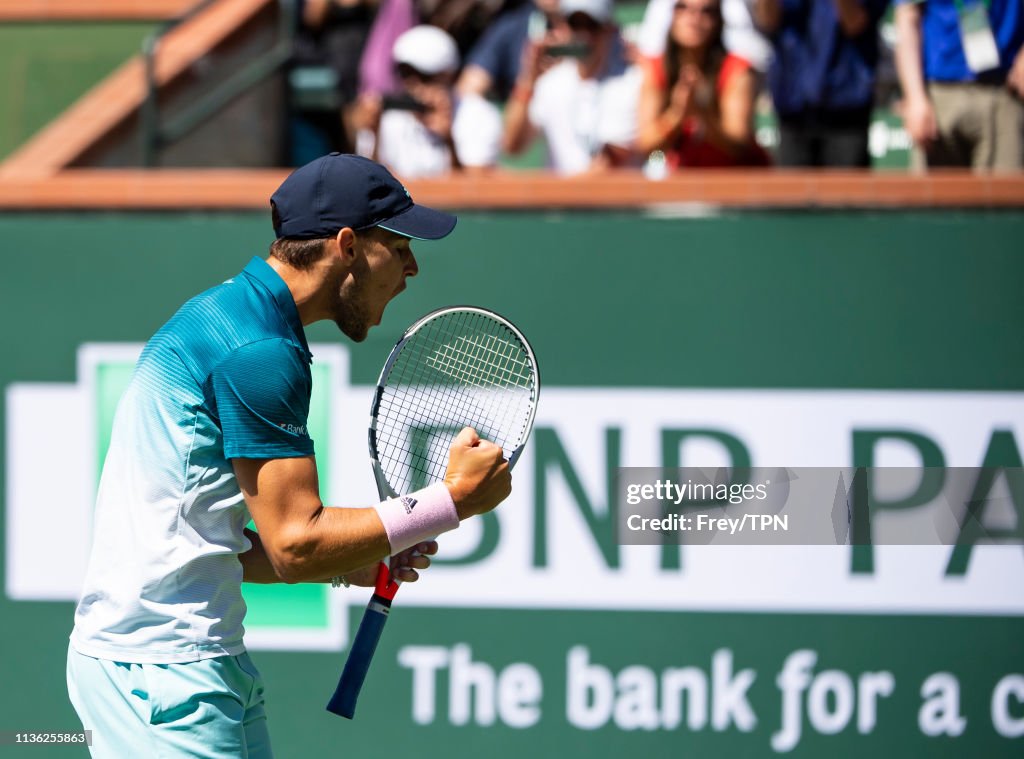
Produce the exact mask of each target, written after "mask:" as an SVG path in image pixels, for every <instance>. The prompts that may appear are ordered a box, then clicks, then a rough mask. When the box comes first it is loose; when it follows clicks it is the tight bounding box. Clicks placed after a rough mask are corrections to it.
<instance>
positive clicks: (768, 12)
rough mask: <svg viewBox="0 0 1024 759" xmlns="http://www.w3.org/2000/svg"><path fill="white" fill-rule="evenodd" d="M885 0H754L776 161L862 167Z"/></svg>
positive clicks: (865, 162)
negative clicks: (763, 44)
mask: <svg viewBox="0 0 1024 759" xmlns="http://www.w3.org/2000/svg"><path fill="white" fill-rule="evenodd" d="M888 4H889V0H756V5H755V9H754V15H755V19H756V20H757V22H758V25H759V26H760V28H761V29H762V30H763V31H764V32H765V33H766V34H768V35H769V36H770V37H771V39H772V43H773V44H774V46H775V59H774V60H773V61H772V65H771V67H770V69H769V70H768V86H769V89H770V90H771V93H772V101H773V103H774V105H775V112H776V114H777V115H778V119H779V151H778V161H779V163H780V164H781V165H783V166H845V167H858V166H859V167H868V166H870V165H871V155H870V153H869V152H868V131H869V128H870V126H871V113H872V110H873V108H874V98H875V73H876V70H877V68H878V58H879V36H878V26H879V23H880V22H881V19H882V16H883V15H884V14H885V9H886V7H887V6H888Z"/></svg>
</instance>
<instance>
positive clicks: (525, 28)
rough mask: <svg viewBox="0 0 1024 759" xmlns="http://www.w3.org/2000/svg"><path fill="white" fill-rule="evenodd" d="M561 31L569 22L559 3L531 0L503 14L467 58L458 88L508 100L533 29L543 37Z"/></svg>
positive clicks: (465, 91)
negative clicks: (551, 32) (566, 21)
mask: <svg viewBox="0 0 1024 759" xmlns="http://www.w3.org/2000/svg"><path fill="white" fill-rule="evenodd" d="M559 28H560V29H561V30H562V31H561V34H563V35H564V34H565V31H566V30H565V19H564V18H562V15H561V13H560V12H559V10H558V0H535V2H529V0H527V2H524V3H522V4H521V5H518V6H516V7H515V8H512V9H511V10H508V11H506V12H504V13H502V14H501V15H500V16H498V18H497V19H495V21H494V23H492V24H491V25H490V26H489V27H488V28H487V30H486V31H485V32H484V33H483V35H482V36H481V37H480V39H479V40H477V42H476V44H475V45H474V46H473V48H472V49H471V50H470V51H469V55H467V56H466V66H465V68H463V69H462V74H460V75H459V81H458V84H457V85H456V88H457V89H458V91H459V94H460V95H480V96H481V97H493V98H494V99H495V100H498V101H500V102H504V101H506V100H507V99H508V97H509V95H510V94H512V87H513V86H514V85H515V83H516V79H517V78H518V77H519V66H520V64H521V63H522V60H523V48H525V47H526V44H527V43H528V42H529V41H530V37H529V35H530V34H531V29H532V30H533V32H532V33H533V34H535V35H537V36H538V37H543V36H544V35H545V34H546V33H547V31H548V30H554V29H559ZM566 36H567V35H566Z"/></svg>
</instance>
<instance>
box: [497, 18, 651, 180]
mask: <svg viewBox="0 0 1024 759" xmlns="http://www.w3.org/2000/svg"><path fill="white" fill-rule="evenodd" d="M559 8H560V10H561V13H562V15H563V16H564V17H565V21H566V26H565V28H564V29H563V28H554V29H548V30H546V31H545V30H544V29H540V30H539V32H540V33H542V34H543V36H542V37H541V36H540V34H538V38H534V39H531V40H530V41H529V42H528V43H527V45H526V50H525V52H524V56H523V63H522V66H521V68H520V71H519V77H518V78H517V80H516V85H515V88H514V89H513V92H512V97H511V98H510V99H509V102H508V104H507V106H506V108H505V136H504V147H505V150H506V151H507V152H509V153H519V152H521V151H522V150H524V149H525V148H526V147H527V146H528V145H529V144H530V143H531V141H532V140H533V139H534V137H535V136H536V135H537V134H538V133H542V134H543V135H544V138H545V140H546V142H547V148H548V160H549V164H550V165H551V166H552V168H554V170H555V171H556V172H558V173H559V174H563V175H568V174H580V173H583V172H586V171H598V170H601V169H604V168H607V167H609V166H622V165H631V164H635V154H634V153H633V151H632V145H633V141H634V139H635V136H636V105H637V96H638V94H639V85H640V72H639V70H638V69H637V67H635V66H633V67H631V66H629V65H628V64H627V62H626V60H625V58H624V55H623V47H624V46H623V43H622V40H621V37H620V35H619V30H618V27H617V26H616V25H615V23H614V22H613V20H612V3H611V0H561V3H560V4H559Z"/></svg>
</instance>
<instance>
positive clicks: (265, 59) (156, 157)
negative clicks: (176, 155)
mask: <svg viewBox="0 0 1024 759" xmlns="http://www.w3.org/2000/svg"><path fill="white" fill-rule="evenodd" d="M216 2H217V0H200V2H198V3H197V4H196V5H194V6H192V7H191V8H190V9H189V10H188V12H186V13H184V14H182V15H181V16H179V17H177V18H175V19H172V20H170V21H166V22H164V23H162V24H160V26H159V27H158V28H157V30H156V31H154V32H153V33H152V34H150V35H149V36H148V37H146V39H145V40H144V41H143V43H142V55H143V59H144V61H145V74H146V97H145V100H144V101H143V103H142V107H141V111H140V114H139V134H140V143H141V150H142V165H143V166H145V167H147V168H152V167H156V166H158V165H159V163H160V151H161V149H162V148H163V147H164V146H166V145H169V144H171V143H174V142H176V141H177V140H180V139H181V138H182V137H184V136H185V135H186V134H188V133H189V132H191V131H192V130H193V129H195V128H196V127H197V126H199V125H200V124H201V123H203V122H204V121H206V120H207V119H208V118H210V117H211V116H212V115H213V114H215V113H216V112H217V111H219V110H220V109H222V108H223V107H224V106H226V105H227V104H228V103H230V102H231V101H232V100H234V99H235V98H236V97H238V96H240V95H242V94H243V93H245V92H246V91H248V90H249V89H250V88H252V87H254V86H256V85H257V84H259V83H260V82H262V81H263V80H264V79H266V78H267V77H269V76H271V75H273V74H274V73H276V72H277V71H279V70H281V69H282V68H283V67H284V66H285V64H286V63H287V62H288V60H289V58H290V57H291V55H292V49H293V45H294V40H295V30H296V20H295V11H294V3H295V0H277V7H278V35H277V41H276V43H275V44H274V46H273V47H272V48H271V49H270V50H268V51H267V52H266V53H264V54H262V55H260V56H258V57H256V58H253V59H251V60H249V61H247V62H246V63H245V64H244V65H243V66H241V67H240V68H239V69H238V70H237V71H235V72H233V73H232V74H231V75H230V76H229V77H228V78H227V79H225V80H224V81H222V82H220V83H219V84H218V85H217V86H215V87H214V88H213V89H211V90H210V91H209V92H207V93H205V94H203V95H202V96H201V97H199V98H197V99H196V101H195V102H193V103H191V104H190V105H188V106H187V107H185V108H184V109H183V110H182V111H181V112H180V113H178V114H177V115H175V116H174V117H173V118H170V119H167V121H166V123H161V118H160V103H159V91H158V90H159V84H158V82H157V81H156V57H157V55H158V54H159V49H160V45H161V42H162V41H163V39H164V37H166V36H167V34H168V33H169V32H171V31H173V30H174V29H176V28H177V27H179V26H181V25H182V24H183V23H185V22H186V21H189V20H190V19H192V18H194V17H195V16H197V15H198V14H199V13H201V12H202V11H204V10H206V9H207V8H208V7H210V6H211V5H214V4H215V3H216Z"/></svg>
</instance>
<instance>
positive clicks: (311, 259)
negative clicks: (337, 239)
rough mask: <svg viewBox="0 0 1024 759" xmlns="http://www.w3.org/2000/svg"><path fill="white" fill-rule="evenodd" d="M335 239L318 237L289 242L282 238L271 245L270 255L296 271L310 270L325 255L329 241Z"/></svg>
mask: <svg viewBox="0 0 1024 759" xmlns="http://www.w3.org/2000/svg"><path fill="white" fill-rule="evenodd" d="M333 239H334V238H333V237H316V238H314V239H312V240H289V239H288V238H287V237H280V238H278V239H277V240H274V242H272V243H270V255H272V256H273V257H274V258H276V259H277V260H278V261H283V262H284V263H286V264H288V265H289V266H293V267H294V268H296V269H308V268H309V267H311V266H312V265H313V264H315V263H316V262H317V261H319V260H320V257H321V256H322V255H323V254H324V248H325V247H326V246H327V241H328V240H333Z"/></svg>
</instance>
